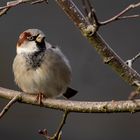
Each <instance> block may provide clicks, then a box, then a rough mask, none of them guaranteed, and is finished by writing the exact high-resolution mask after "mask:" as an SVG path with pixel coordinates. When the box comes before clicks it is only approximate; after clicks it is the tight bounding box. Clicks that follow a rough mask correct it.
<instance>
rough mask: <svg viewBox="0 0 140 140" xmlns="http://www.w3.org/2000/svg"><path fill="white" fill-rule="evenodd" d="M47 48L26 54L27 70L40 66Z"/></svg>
mask: <svg viewBox="0 0 140 140" xmlns="http://www.w3.org/2000/svg"><path fill="white" fill-rule="evenodd" d="M44 55H45V50H43V51H42V50H39V51H37V52H34V53H33V54H28V55H26V56H25V55H24V56H25V58H26V62H27V65H28V66H27V67H28V69H27V70H30V69H34V70H36V69H37V68H38V67H40V65H41V63H42V62H43V60H44Z"/></svg>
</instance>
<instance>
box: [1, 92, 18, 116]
mask: <svg viewBox="0 0 140 140" xmlns="http://www.w3.org/2000/svg"><path fill="white" fill-rule="evenodd" d="M19 98H20V94H18V95H16V96H15V97H14V98H13V99H11V100H10V102H9V103H8V104H7V105H6V106H5V107H4V108H3V110H2V111H1V112H0V119H1V118H2V117H3V116H4V114H5V113H6V112H7V111H8V110H9V109H10V107H11V106H12V105H13V104H14V103H15V102H16V101H18V100H19Z"/></svg>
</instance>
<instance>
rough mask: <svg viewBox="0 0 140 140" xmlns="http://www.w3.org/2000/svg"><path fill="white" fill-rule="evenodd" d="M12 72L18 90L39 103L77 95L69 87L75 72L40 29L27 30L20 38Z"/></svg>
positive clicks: (58, 49)
mask: <svg viewBox="0 0 140 140" xmlns="http://www.w3.org/2000/svg"><path fill="white" fill-rule="evenodd" d="M13 73H14V79H15V83H16V84H17V85H18V87H19V88H20V89H21V90H22V91H23V92H25V93H27V94H33V95H36V101H37V102H38V103H39V104H42V99H43V98H57V97H59V96H64V97H65V98H67V99H69V98H71V97H73V96H74V95H75V94H77V90H75V89H73V88H71V87H70V83H71V80H72V70H71V66H70V63H69V61H68V59H67V58H66V56H65V55H64V54H63V53H62V51H61V50H60V48H59V47H58V46H54V45H51V44H50V43H49V42H47V41H46V36H45V34H44V33H43V32H42V31H41V30H39V29H27V30H25V31H24V32H22V33H21V34H20V35H19V39H18V41H17V45H16V56H15V58H14V61H13Z"/></svg>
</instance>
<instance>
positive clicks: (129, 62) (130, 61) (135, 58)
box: [126, 53, 140, 67]
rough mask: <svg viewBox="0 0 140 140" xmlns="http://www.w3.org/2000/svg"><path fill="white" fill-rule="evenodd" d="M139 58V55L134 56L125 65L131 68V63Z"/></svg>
mask: <svg viewBox="0 0 140 140" xmlns="http://www.w3.org/2000/svg"><path fill="white" fill-rule="evenodd" d="M138 58H140V53H138V54H137V55H136V56H134V57H133V58H132V59H129V60H127V61H126V64H127V65H128V66H129V67H132V65H133V63H134V62H135V61H136V60H137V59H138Z"/></svg>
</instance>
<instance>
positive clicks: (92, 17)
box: [82, 0, 99, 27]
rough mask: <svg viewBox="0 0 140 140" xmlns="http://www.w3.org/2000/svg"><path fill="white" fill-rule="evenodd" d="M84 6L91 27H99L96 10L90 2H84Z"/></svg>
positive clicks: (88, 0) (85, 0)
mask: <svg viewBox="0 0 140 140" xmlns="http://www.w3.org/2000/svg"><path fill="white" fill-rule="evenodd" d="M82 4H83V9H84V12H85V15H86V17H87V19H88V20H89V22H90V23H91V25H93V24H95V25H96V26H97V27H98V25H99V22H98V18H97V16H96V13H95V10H94V8H93V6H92V4H91V2H90V0H82Z"/></svg>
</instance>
